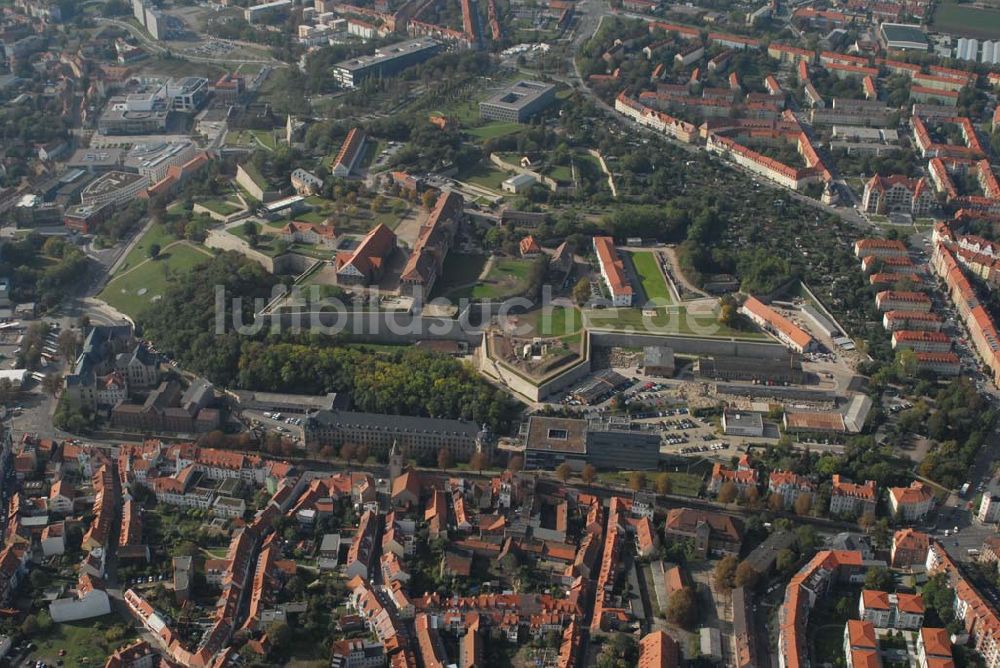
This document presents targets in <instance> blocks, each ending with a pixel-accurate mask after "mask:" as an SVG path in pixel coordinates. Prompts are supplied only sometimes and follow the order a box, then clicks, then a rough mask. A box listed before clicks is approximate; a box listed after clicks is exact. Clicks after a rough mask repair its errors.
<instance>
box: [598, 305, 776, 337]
mask: <svg viewBox="0 0 1000 668" xmlns="http://www.w3.org/2000/svg"><path fill="white" fill-rule="evenodd" d="M583 315H584V319H585V322H586V323H587V325H588V326H589V327H592V328H596V329H611V330H615V331H634V332H648V333H651V334H676V335H696V336H703V337H708V338H729V337H736V338H743V339H763V338H766V337H765V336H764V335H763V334H760V333H759V332H743V331H738V330H735V329H732V328H730V327H726V326H725V325H722V324H720V323H719V321H718V314H717V313H716V312H715V311H711V312H706V313H702V312H698V313H691V312H688V309H687V308H685V307H683V306H681V307H670V308H669V309H665V308H660V309H656V314H655V315H653V316H649V317H646V316H643V313H642V309H638V308H617V309H615V308H609V309H586V310H584V311H583Z"/></svg>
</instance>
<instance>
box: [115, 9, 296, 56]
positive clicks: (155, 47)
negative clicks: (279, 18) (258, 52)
mask: <svg viewBox="0 0 1000 668" xmlns="http://www.w3.org/2000/svg"><path fill="white" fill-rule="evenodd" d="M97 20H98V21H100V22H103V23H110V24H111V25H113V26H116V27H118V28H121V29H122V30H128V31H129V32H130V33H132V36H133V37H135V38H136V39H137V40H138V41H139V43H141V44H142V46H143V47H144V48H146V49H149V50H150V51H152V52H153V53H166V52H168V51H171V49H168V48H167V47H165V46H163V45H162V44H160V43H159V42H157V41H155V40H152V39H150V38H149V37H148V36H147V35H146V33H145V32H143V31H142V30H139V28H138V27H136V26H134V25H132V24H131V23H128V22H126V21H119V20H118V19H106V18H99V19H97ZM173 53H175V54H176V55H177V56H179V57H181V58H183V59H185V60H190V61H191V62H194V63H236V64H239V65H270V66H272V67H288V63H284V62H282V61H280V60H278V59H276V58H271V59H270V60H260V59H255V58H224V57H221V56H213V57H209V56H196V55H194V54H190V53H187V52H184V51H175V52H173Z"/></svg>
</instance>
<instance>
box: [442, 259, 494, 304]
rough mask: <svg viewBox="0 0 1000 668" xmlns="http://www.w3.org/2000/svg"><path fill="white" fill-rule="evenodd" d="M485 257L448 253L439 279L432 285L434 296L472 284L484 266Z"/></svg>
mask: <svg viewBox="0 0 1000 668" xmlns="http://www.w3.org/2000/svg"><path fill="white" fill-rule="evenodd" d="M487 259H488V258H487V256H486V255H472V254H468V253H455V252H452V253H448V255H447V256H446V257H445V259H444V267H442V269H441V278H440V279H438V281H437V283H435V284H434V294H435V296H437V295H443V294H445V293H447V292H448V291H449V290H451V289H452V288H456V287H458V286H460V285H467V284H469V283H474V282H475V281H476V279H477V278H479V274H480V272H482V270H483V267H484V266H485V265H486V260H487Z"/></svg>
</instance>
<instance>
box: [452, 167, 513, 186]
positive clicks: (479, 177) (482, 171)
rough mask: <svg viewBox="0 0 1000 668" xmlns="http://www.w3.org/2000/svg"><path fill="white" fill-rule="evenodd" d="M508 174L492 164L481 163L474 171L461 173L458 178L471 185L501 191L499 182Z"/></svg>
mask: <svg viewBox="0 0 1000 668" xmlns="http://www.w3.org/2000/svg"><path fill="white" fill-rule="evenodd" d="M509 176H510V174H508V173H507V172H505V171H503V170H501V169H497V168H496V167H494V166H492V165H482V166H479V167H477V168H476V170H475V171H474V172H469V173H468V174H463V175H462V176H461V178H460V180H461V181H465V182H466V183H471V184H473V185H477V186H482V187H483V188H489V189H490V190H495V191H496V192H498V193H499V192H502V191H501V189H500V188H501V184H502V183H503V182H504V181H505V180H506V179H507V177H509Z"/></svg>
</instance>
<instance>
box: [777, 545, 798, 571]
mask: <svg viewBox="0 0 1000 668" xmlns="http://www.w3.org/2000/svg"><path fill="white" fill-rule="evenodd" d="M797 560H798V555H796V554H795V552H794V551H793V550H789V549H788V548H785V549H783V550H781V551H780V552H778V558H777V561H776V562H775V565H776V566H777V568H778V570H779V571H781V572H782V573H784V572H786V571H788V570H790V569H791V568H792V567H793V566H795V562H796V561H797Z"/></svg>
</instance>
